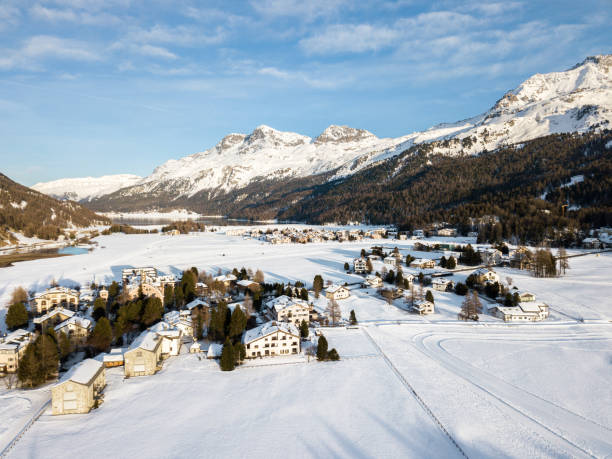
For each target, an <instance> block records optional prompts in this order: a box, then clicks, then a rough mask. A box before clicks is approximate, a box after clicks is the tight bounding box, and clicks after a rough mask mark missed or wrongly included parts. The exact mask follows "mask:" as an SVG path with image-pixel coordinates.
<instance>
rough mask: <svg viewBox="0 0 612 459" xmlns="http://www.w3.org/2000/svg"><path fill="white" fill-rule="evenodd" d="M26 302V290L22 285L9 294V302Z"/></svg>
mask: <svg viewBox="0 0 612 459" xmlns="http://www.w3.org/2000/svg"><path fill="white" fill-rule="evenodd" d="M27 302H28V292H26V290H25V289H24V288H23V287H16V288H15V289H14V290H13V293H12V294H11V304H15V303H23V304H26V303H27Z"/></svg>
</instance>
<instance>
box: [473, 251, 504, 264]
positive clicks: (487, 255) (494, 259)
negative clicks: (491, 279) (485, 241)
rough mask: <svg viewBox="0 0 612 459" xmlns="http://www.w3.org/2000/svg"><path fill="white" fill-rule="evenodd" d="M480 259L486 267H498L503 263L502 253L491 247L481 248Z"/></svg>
mask: <svg viewBox="0 0 612 459" xmlns="http://www.w3.org/2000/svg"><path fill="white" fill-rule="evenodd" d="M478 253H479V254H480V259H481V260H482V263H483V264H485V265H498V264H500V263H501V261H502V253H501V252H500V251H499V250H497V249H494V248H491V247H479V248H478Z"/></svg>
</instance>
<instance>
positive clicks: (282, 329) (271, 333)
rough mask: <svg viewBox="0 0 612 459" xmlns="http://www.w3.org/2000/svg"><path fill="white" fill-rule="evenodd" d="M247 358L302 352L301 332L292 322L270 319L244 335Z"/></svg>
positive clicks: (243, 340)
mask: <svg viewBox="0 0 612 459" xmlns="http://www.w3.org/2000/svg"><path fill="white" fill-rule="evenodd" d="M242 342H243V343H244V347H245V348H246V356H247V358H254V357H265V356H274V355H291V354H299V352H300V334H299V332H298V330H297V328H296V327H295V325H293V324H292V323H286V322H276V321H270V322H266V323H265V324H263V325H260V326H259V327H257V328H253V329H251V330H247V331H245V332H244V335H243V336H242Z"/></svg>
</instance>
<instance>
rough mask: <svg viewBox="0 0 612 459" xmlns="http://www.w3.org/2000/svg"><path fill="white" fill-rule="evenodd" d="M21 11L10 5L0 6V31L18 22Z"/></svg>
mask: <svg viewBox="0 0 612 459" xmlns="http://www.w3.org/2000/svg"><path fill="white" fill-rule="evenodd" d="M20 16H21V11H19V8H17V7H15V6H12V5H0V30H2V29H4V28H5V27H7V26H12V25H16V24H17V23H18V22H19V17H20Z"/></svg>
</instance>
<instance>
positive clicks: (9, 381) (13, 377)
mask: <svg viewBox="0 0 612 459" xmlns="http://www.w3.org/2000/svg"><path fill="white" fill-rule="evenodd" d="M2 379H3V380H4V387H6V388H7V389H8V390H11V389H12V388H14V387H17V381H18V378H17V373H9V374H7V375H6V376H5V377H4V378H2Z"/></svg>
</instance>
